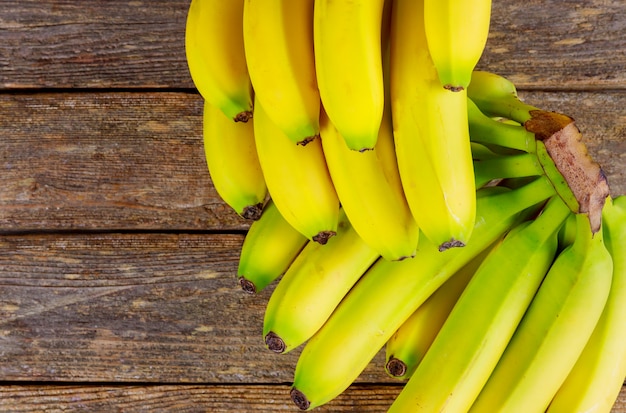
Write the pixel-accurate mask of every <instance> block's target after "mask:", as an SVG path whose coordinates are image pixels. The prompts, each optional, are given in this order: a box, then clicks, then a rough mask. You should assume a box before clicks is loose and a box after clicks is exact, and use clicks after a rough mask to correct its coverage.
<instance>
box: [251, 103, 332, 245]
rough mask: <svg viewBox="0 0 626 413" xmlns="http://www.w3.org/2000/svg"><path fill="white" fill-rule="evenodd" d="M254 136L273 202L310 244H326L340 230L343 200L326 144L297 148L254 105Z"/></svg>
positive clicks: (319, 143)
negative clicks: (330, 169)
mask: <svg viewBox="0 0 626 413" xmlns="http://www.w3.org/2000/svg"><path fill="white" fill-rule="evenodd" d="M254 110H255V115H254V135H255V140H256V147H257V153H258V155H259V161H260V163H261V169H262V170H263V175H264V177H265V182H266V184H267V188H268V191H269V194H270V196H271V198H272V199H273V200H274V203H275V204H276V207H277V208H278V210H279V211H280V213H281V214H282V215H283V217H284V218H285V220H286V221H287V222H289V224H290V225H291V226H292V227H294V228H295V229H296V230H298V231H300V232H301V233H302V234H303V235H305V236H306V237H307V239H309V240H313V241H316V242H319V243H320V244H325V243H326V241H328V238H330V237H332V236H333V235H334V234H335V232H336V230H337V221H338V219H339V199H338V198H337V192H336V191H335V188H334V186H333V183H332V180H331V178H330V174H329V173H328V168H327V166H326V161H325V159H324V153H323V152H322V143H321V142H320V140H319V139H314V140H312V141H311V142H309V143H308V144H306V145H296V144H295V143H293V142H292V141H291V140H289V138H288V137H287V136H286V135H285V134H284V133H283V132H282V131H281V130H280V129H279V128H278V127H277V126H276V125H275V124H274V122H272V121H271V119H269V117H268V116H267V114H266V112H265V110H264V107H263V106H262V105H261V104H260V102H259V101H258V100H255V104H254Z"/></svg>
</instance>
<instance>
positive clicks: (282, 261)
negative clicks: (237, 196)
mask: <svg viewBox="0 0 626 413" xmlns="http://www.w3.org/2000/svg"><path fill="white" fill-rule="evenodd" d="M307 242H308V240H307V239H306V237H305V236H304V235H302V234H301V233H300V232H299V231H296V230H295V229H294V228H293V227H292V226H291V225H289V223H288V222H287V221H285V219H284V218H283V216H282V215H281V214H280V212H279V211H278V208H276V205H274V202H273V201H272V200H271V199H269V200H268V201H267V203H266V204H265V206H264V207H263V213H262V214H261V217H260V218H259V219H258V220H257V221H254V222H253V223H252V225H250V229H249V230H248V233H247V234H246V237H245V238H244V241H243V245H242V246H241V253H240V255H239V265H238V268H237V277H238V280H239V285H241V288H242V289H243V290H244V291H246V292H248V293H258V292H260V291H261V290H263V289H264V288H265V287H267V286H268V285H269V284H270V283H271V282H272V281H274V280H276V279H277V278H278V277H280V276H281V275H283V274H284V273H285V271H287V268H289V266H290V265H291V263H292V262H293V260H295V258H296V257H297V256H298V253H299V252H300V251H301V250H302V248H304V246H305V245H306V243H307Z"/></svg>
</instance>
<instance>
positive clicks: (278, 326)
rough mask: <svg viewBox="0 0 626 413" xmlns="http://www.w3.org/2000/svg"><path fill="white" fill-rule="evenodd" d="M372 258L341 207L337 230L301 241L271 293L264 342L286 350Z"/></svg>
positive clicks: (324, 315)
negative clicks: (301, 246) (323, 239)
mask: <svg viewBox="0 0 626 413" xmlns="http://www.w3.org/2000/svg"><path fill="white" fill-rule="evenodd" d="M378 257H379V255H378V253H377V252H376V251H375V250H374V249H372V248H371V247H370V246H369V245H368V244H366V243H365V242H364V241H363V240H362V239H361V238H360V237H359V235H358V234H357V232H356V231H355V230H354V229H353V227H352V225H351V224H350V221H348V218H347V216H346V214H345V212H344V211H343V209H341V210H340V214H339V223H338V226H337V235H335V236H334V237H332V238H330V239H329V240H328V243H327V244H326V245H320V244H319V243H316V242H310V243H309V244H307V246H306V247H304V249H303V250H302V252H301V253H300V254H299V255H298V257H297V258H296V259H295V260H294V262H293V264H291V266H290V267H289V269H288V270H287V272H286V273H285V275H283V277H282V279H281V280H280V282H279V283H278V285H277V286H276V289H275V290H274V291H273V292H272V295H271V297H270V299H269V302H268V303H267V307H266V310H265V319H264V321H263V337H264V338H265V344H266V345H267V347H268V348H269V349H270V350H272V351H274V352H276V353H286V352H289V351H291V350H293V349H294V348H296V347H298V346H299V345H300V344H302V343H303V342H305V341H306V340H307V339H309V337H311V336H312V335H313V334H314V333H315V332H316V331H317V330H318V329H319V328H320V327H321V326H322V325H323V324H324V322H325V321H326V320H327V319H328V317H329V316H330V314H331V313H332V312H333V310H334V309H335V307H337V305H338V304H339V302H340V301H341V299H342V298H343V297H344V296H345V295H346V294H347V293H348V291H349V290H350V288H352V286H353V285H354V284H355V283H356V282H357V280H358V279H359V278H360V277H361V275H363V273H364V272H365V271H366V270H367V268H368V267H369V266H371V265H372V263H374V261H376V259H377V258H378Z"/></svg>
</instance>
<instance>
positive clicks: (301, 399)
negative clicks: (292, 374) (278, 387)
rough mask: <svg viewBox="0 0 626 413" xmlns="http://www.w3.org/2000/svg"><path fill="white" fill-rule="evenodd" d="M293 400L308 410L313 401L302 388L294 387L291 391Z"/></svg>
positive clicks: (299, 407) (301, 407) (299, 406)
mask: <svg viewBox="0 0 626 413" xmlns="http://www.w3.org/2000/svg"><path fill="white" fill-rule="evenodd" d="M290 395H291V400H292V401H293V402H294V404H295V405H296V406H298V409H300V410H308V409H309V407H311V402H310V401H309V399H307V397H306V396H305V395H304V393H302V392H301V391H300V390H298V389H296V388H295V387H293V388H292V389H291V392H290Z"/></svg>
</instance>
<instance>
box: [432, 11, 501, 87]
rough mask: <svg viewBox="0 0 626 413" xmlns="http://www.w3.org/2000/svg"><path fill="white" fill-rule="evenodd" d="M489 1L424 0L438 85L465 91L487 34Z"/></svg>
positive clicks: (489, 15)
mask: <svg viewBox="0 0 626 413" xmlns="http://www.w3.org/2000/svg"><path fill="white" fill-rule="evenodd" d="M490 20H491V0H444V1H441V0H424V22H425V29H426V39H427V40H428V50H429V51H430V54H431V56H432V59H433V63H434V65H435V67H436V68H437V73H438V75H439V80H440V82H441V85H442V86H443V87H444V88H446V89H450V90H453V91H458V90H462V89H465V88H467V87H468V85H469V83H470V80H471V78H472V71H473V70H474V68H475V67H476V64H477V63H478V61H479V60H480V57H481V56H482V54H483V51H484V49H485V46H486V44H487V36H488V34H489V23H490Z"/></svg>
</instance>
